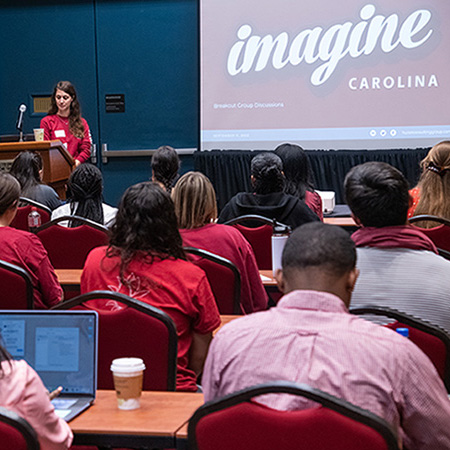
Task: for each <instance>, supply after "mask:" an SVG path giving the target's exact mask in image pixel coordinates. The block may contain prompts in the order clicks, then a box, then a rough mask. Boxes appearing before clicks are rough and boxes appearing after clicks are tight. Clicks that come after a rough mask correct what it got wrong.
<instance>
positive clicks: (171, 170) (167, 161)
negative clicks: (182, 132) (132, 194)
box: [152, 145, 180, 194]
mask: <svg viewBox="0 0 450 450" xmlns="http://www.w3.org/2000/svg"><path fill="white" fill-rule="evenodd" d="M179 170H180V158H179V157H178V154H177V152H176V151H175V149H173V148H172V147H170V146H169V145H163V146H162V147H159V148H158V149H157V150H156V152H155V153H154V154H153V157H152V181H153V182H154V183H158V184H159V185H160V186H161V187H162V188H163V189H165V190H166V191H167V192H168V193H169V194H170V192H171V191H172V187H173V186H174V185H175V182H176V181H177V179H178V177H179V175H178V171H179Z"/></svg>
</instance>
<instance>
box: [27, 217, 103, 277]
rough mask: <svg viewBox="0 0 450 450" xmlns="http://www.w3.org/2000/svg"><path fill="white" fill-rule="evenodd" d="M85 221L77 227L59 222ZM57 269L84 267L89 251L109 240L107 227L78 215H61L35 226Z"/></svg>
mask: <svg viewBox="0 0 450 450" xmlns="http://www.w3.org/2000/svg"><path fill="white" fill-rule="evenodd" d="M67 220H68V221H70V220H76V221H77V222H82V223H83V225H80V226H78V227H76V228H68V227H64V226H61V225H58V224H59V223H60V222H64V221H67ZM35 233H36V235H37V236H38V237H39V239H40V240H41V241H42V244H43V245H44V247H45V249H46V250H47V253H48V257H49V259H50V262H51V263H52V265H53V267H54V268H55V269H82V268H83V267H84V263H85V261H86V258H87V256H88V254H89V252H90V251H91V250H92V249H93V248H95V247H100V246H102V245H106V244H107V243H108V229H107V228H106V227H105V226H103V225H99V224H98V223H95V222H93V221H92V220H88V219H84V218H82V217H78V216H61V217H58V218H57V219H54V220H52V221H51V222H48V223H46V224H44V225H42V226H40V227H39V228H38V229H37V230H36V232H35Z"/></svg>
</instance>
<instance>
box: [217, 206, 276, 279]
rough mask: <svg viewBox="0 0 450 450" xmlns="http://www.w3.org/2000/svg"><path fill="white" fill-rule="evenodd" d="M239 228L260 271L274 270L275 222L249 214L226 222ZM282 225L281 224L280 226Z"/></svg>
mask: <svg viewBox="0 0 450 450" xmlns="http://www.w3.org/2000/svg"><path fill="white" fill-rule="evenodd" d="M225 225H232V226H234V227H235V228H237V229H238V230H239V231H240V232H241V233H242V234H243V236H244V237H245V239H247V241H248V242H249V243H250V245H251V246H252V248H253V253H254V254H255V258H256V263H257V264H258V269H259V270H271V269H272V234H273V227H274V221H273V220H270V219H268V218H267V217H263V216H258V215H254V214H248V215H245V216H240V217H236V218H234V219H231V220H229V221H228V222H225ZM279 225H281V224H279Z"/></svg>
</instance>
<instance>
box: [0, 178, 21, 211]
mask: <svg viewBox="0 0 450 450" xmlns="http://www.w3.org/2000/svg"><path fill="white" fill-rule="evenodd" d="M19 196H20V184H19V182H18V181H17V180H16V179H15V178H14V177H13V176H12V175H10V174H9V173H4V172H0V216H3V214H5V212H6V211H7V210H8V209H9V208H10V207H11V206H13V205H14V203H15V202H17V201H18V200H19Z"/></svg>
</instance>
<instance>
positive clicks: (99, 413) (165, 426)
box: [69, 390, 203, 447]
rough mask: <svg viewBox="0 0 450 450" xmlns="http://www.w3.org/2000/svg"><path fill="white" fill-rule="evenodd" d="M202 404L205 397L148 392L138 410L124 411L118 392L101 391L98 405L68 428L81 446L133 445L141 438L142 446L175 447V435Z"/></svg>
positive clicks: (96, 403) (76, 419)
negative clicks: (118, 400)
mask: <svg viewBox="0 0 450 450" xmlns="http://www.w3.org/2000/svg"><path fill="white" fill-rule="evenodd" d="M202 404H203V394H197V393H189V392H147V391H146V392H143V393H142V397H141V407H140V408H139V409H135V410H131V411H123V410H120V409H118V407H117V399H116V393H115V391H106V390H99V391H97V398H96V400H95V403H94V404H93V405H92V406H91V407H90V408H89V409H88V410H86V411H85V412H83V413H82V414H80V415H79V416H78V417H76V418H75V419H73V420H72V421H71V422H70V423H69V425H70V427H71V429H72V431H73V433H74V435H75V442H76V443H79V444H85V445H97V444H98V445H104V444H110V445H113V446H127V445H131V446H134V444H135V443H136V442H137V441H136V439H139V438H141V440H140V441H139V442H140V445H142V442H145V443H147V444H149V445H152V446H155V445H158V442H160V443H161V442H162V439H166V441H165V443H166V445H172V444H173V445H172V446H173V447H175V433H176V432H177V430H179V429H180V428H181V427H182V426H183V425H184V424H186V423H187V421H188V420H189V418H190V417H191V416H192V414H193V413H194V411H195V410H196V409H197V408H198V407H199V406H201V405H202ZM158 438H159V440H158ZM144 439H145V441H144Z"/></svg>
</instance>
